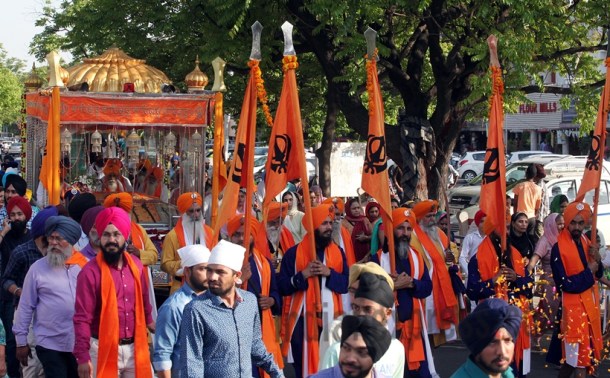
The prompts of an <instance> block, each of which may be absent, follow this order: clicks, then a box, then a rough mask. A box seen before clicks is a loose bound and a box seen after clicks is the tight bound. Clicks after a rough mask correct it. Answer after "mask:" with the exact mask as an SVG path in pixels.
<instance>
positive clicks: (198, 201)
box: [161, 192, 216, 294]
mask: <svg viewBox="0 0 610 378" xmlns="http://www.w3.org/2000/svg"><path fill="white" fill-rule="evenodd" d="M176 204H177V206H178V212H179V213H180V219H178V223H176V226H175V227H174V228H173V229H172V230H171V231H170V232H169V233H168V234H167V235H166V236H165V239H163V247H162V253H161V270H163V271H164V272H167V274H169V275H170V276H171V277H173V282H172V287H171V289H170V294H172V293H174V292H175V291H176V290H178V289H179V288H180V286H182V276H181V275H178V274H176V272H177V271H178V270H179V269H180V261H181V260H180V255H179V254H178V250H179V249H180V248H182V247H186V246H187V245H193V244H204V245H205V246H206V247H208V249H210V250H211V249H212V247H214V245H215V244H216V243H214V241H213V240H212V237H213V233H214V232H213V231H212V229H211V228H210V227H209V226H207V225H206V224H205V222H204V219H203V207H202V206H203V198H202V197H201V194H199V193H197V192H187V193H183V194H181V195H180V197H178V200H177V202H176Z"/></svg>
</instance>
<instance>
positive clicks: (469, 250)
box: [458, 228, 485, 277]
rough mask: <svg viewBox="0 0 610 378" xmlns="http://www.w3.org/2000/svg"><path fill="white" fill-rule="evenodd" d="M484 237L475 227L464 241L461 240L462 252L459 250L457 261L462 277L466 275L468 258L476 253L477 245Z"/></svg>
mask: <svg viewBox="0 0 610 378" xmlns="http://www.w3.org/2000/svg"><path fill="white" fill-rule="evenodd" d="M484 238H485V235H481V231H479V229H478V228H476V229H474V230H473V231H472V232H470V233H469V234H468V235H466V237H465V238H464V241H462V252H460V258H459V259H458V261H459V264H460V270H461V271H462V274H463V275H464V277H468V263H469V262H470V259H471V258H472V257H473V256H474V255H476V254H477V250H478V248H479V245H480V244H481V242H482V241H483V239H484Z"/></svg>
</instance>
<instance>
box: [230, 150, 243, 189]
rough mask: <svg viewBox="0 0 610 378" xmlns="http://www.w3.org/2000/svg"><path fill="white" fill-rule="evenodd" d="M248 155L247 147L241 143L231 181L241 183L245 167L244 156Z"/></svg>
mask: <svg viewBox="0 0 610 378" xmlns="http://www.w3.org/2000/svg"><path fill="white" fill-rule="evenodd" d="M245 153H246V145H245V144H243V143H239V144H238V145H237V154H236V156H237V157H236V158H235V159H236V160H235V166H234V169H233V176H232V177H231V179H232V180H233V182H235V183H238V184H239V183H241V171H242V169H243V167H244V154H245Z"/></svg>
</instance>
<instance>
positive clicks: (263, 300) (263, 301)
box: [258, 296, 275, 310]
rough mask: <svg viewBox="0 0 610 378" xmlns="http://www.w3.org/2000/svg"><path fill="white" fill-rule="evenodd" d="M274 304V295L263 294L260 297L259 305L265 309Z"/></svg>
mask: <svg viewBox="0 0 610 378" xmlns="http://www.w3.org/2000/svg"><path fill="white" fill-rule="evenodd" d="M274 304H275V299H273V298H272V297H263V296H261V297H260V298H258V305H259V306H260V308H261V309H263V310H266V309H268V308H271V307H273V305H274Z"/></svg>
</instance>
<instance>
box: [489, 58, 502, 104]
mask: <svg viewBox="0 0 610 378" xmlns="http://www.w3.org/2000/svg"><path fill="white" fill-rule="evenodd" d="M491 80H492V91H491V98H490V99H489V106H490V107H491V102H492V100H493V98H494V96H496V95H498V96H500V98H502V96H503V95H504V81H503V80H502V69H501V68H500V67H495V66H492V67H491Z"/></svg>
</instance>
